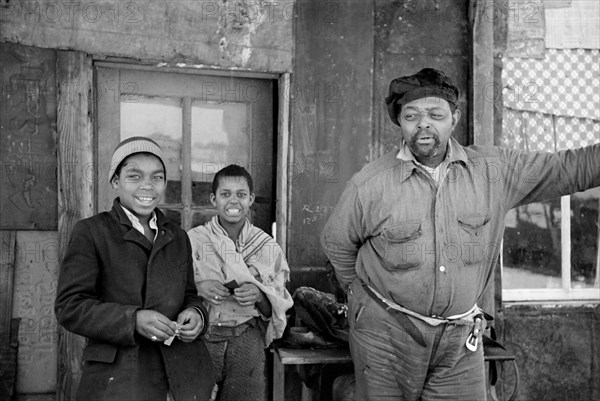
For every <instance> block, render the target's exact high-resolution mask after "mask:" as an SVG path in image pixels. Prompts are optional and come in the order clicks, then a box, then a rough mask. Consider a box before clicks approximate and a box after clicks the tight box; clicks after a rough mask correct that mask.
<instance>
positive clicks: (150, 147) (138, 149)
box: [108, 136, 167, 182]
mask: <svg viewBox="0 0 600 401" xmlns="http://www.w3.org/2000/svg"><path fill="white" fill-rule="evenodd" d="M134 153H152V154H153V155H154V156H156V157H158V158H159V159H160V162H161V163H162V165H163V168H164V169H165V174H166V173H167V169H166V167H165V159H164V155H163V151H162V149H161V148H160V146H159V145H158V143H156V142H154V141H153V140H152V139H150V138H146V137H144V136H132V137H131V138H127V139H125V140H123V141H122V142H121V143H120V144H118V145H117V147H116V148H115V151H114V152H113V155H112V159H111V160H110V170H109V171H108V181H109V182H110V181H112V179H113V176H114V175H115V171H116V170H117V168H118V167H119V165H120V164H121V162H122V161H123V160H125V159H126V158H127V157H128V156H131V155H133V154H134Z"/></svg>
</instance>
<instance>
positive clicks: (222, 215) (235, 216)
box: [210, 177, 254, 226]
mask: <svg viewBox="0 0 600 401" xmlns="http://www.w3.org/2000/svg"><path fill="white" fill-rule="evenodd" d="M210 201H211V203H212V204H213V206H216V207H217V211H218V212H219V221H220V223H221V225H223V226H225V225H228V224H229V225H237V224H239V223H243V221H244V218H245V217H246V215H247V214H248V212H249V211H250V206H252V204H253V203H254V194H253V193H251V192H250V187H249V186H248V181H246V179H245V178H244V177H222V178H221V179H220V180H219V186H218V187H217V193H215V194H210Z"/></svg>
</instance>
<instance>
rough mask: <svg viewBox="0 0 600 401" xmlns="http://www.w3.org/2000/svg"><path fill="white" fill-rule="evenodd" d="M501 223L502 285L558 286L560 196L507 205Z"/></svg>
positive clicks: (506, 286)
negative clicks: (508, 208)
mask: <svg viewBox="0 0 600 401" xmlns="http://www.w3.org/2000/svg"><path fill="white" fill-rule="evenodd" d="M505 224H506V229H505V232H504V243H503V254H502V263H503V270H502V274H503V275H502V280H503V283H502V287H503V288H504V289H516V288H561V286H562V280H561V230H560V227H561V226H560V224H561V210H560V199H555V200H552V201H548V202H540V203H531V204H528V205H524V206H520V207H517V208H514V209H511V210H510V211H509V212H508V214H507V216H506V220H505Z"/></svg>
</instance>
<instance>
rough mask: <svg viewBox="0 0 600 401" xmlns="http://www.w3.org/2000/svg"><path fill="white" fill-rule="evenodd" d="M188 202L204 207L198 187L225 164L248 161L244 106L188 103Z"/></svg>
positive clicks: (246, 119) (204, 197)
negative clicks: (189, 140)
mask: <svg viewBox="0 0 600 401" xmlns="http://www.w3.org/2000/svg"><path fill="white" fill-rule="evenodd" d="M191 115H192V181H193V185H194V190H193V191H192V202H193V204H194V205H204V204H206V203H207V197H206V196H207V194H205V193H204V192H203V191H204V189H206V186H205V185H202V183H203V182H204V183H206V182H208V183H211V182H212V179H213V177H214V175H215V173H216V172H217V171H219V170H220V169H222V168H223V167H225V166H226V165H228V164H233V163H235V164H239V165H241V166H247V165H248V162H249V160H250V144H251V142H250V133H249V129H248V112H247V106H246V104H244V103H208V102H201V101H193V102H192V110H191ZM208 190H209V193H210V188H208Z"/></svg>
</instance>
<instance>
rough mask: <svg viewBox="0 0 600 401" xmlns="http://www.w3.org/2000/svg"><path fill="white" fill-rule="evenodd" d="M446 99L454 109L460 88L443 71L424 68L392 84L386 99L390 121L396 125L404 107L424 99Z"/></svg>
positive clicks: (395, 80)
mask: <svg viewBox="0 0 600 401" xmlns="http://www.w3.org/2000/svg"><path fill="white" fill-rule="evenodd" d="M429 96H432V97H439V98H441V99H445V100H446V101H447V102H448V103H449V104H450V105H451V106H452V107H456V104H457V103H458V96H459V91H458V87H457V86H456V84H454V82H452V80H451V79H450V78H449V77H448V76H446V74H444V73H443V72H442V71H439V70H436V69H433V68H423V69H422V70H421V71H419V72H417V73H416V74H414V75H408V76H405V77H400V78H396V79H394V80H393V81H392V82H390V90H389V95H388V97H386V98H385V104H386V105H387V109H388V114H389V115H390V119H391V120H392V122H393V123H394V124H396V125H400V123H398V114H400V110H401V109H402V106H403V105H405V104H407V103H410V102H412V101H414V100H417V99H421V98H424V97H429Z"/></svg>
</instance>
